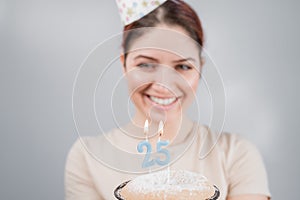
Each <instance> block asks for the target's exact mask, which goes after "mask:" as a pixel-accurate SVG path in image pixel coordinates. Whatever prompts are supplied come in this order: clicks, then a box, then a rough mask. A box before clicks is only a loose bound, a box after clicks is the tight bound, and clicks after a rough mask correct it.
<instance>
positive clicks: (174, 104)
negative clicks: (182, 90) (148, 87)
mask: <svg viewBox="0 0 300 200" xmlns="http://www.w3.org/2000/svg"><path fill="white" fill-rule="evenodd" d="M144 97H145V99H146V101H147V102H149V103H150V104H151V105H152V106H154V107H156V108H159V109H161V110H165V111H167V110H171V109H172V108H173V107H174V106H176V104H177V103H178V100H179V97H176V100H175V101H174V102H172V103H171V104H169V105H161V104H158V103H156V102H154V101H152V100H151V99H150V95H149V94H144ZM155 97H157V98H161V99H168V98H173V97H174V96H173V97H158V96H155Z"/></svg>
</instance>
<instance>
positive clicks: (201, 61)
mask: <svg viewBox="0 0 300 200" xmlns="http://www.w3.org/2000/svg"><path fill="white" fill-rule="evenodd" d="M204 64H205V58H204V57H202V56H201V59H200V70H199V72H200V76H199V79H200V78H201V76H202V69H203V65H204Z"/></svg>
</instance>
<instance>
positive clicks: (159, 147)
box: [155, 140, 170, 166]
mask: <svg viewBox="0 0 300 200" xmlns="http://www.w3.org/2000/svg"><path fill="white" fill-rule="evenodd" d="M168 145H169V141H168V140H164V141H163V140H158V141H157V143H156V151H157V153H160V154H164V156H165V159H164V160H160V159H159V158H157V159H156V160H155V161H156V163H157V164H158V165H161V166H163V165H168V164H169V162H170V152H169V151H168V150H167V149H162V147H163V146H168Z"/></svg>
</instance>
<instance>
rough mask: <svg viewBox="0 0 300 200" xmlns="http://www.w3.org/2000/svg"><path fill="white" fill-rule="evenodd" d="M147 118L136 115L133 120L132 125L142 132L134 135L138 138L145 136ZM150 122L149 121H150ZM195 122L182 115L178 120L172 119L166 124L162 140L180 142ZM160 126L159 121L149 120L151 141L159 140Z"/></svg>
mask: <svg viewBox="0 0 300 200" xmlns="http://www.w3.org/2000/svg"><path fill="white" fill-rule="evenodd" d="M145 120H146V117H145V116H144V117H143V116H140V115H138V114H136V115H135V116H134V118H133V119H132V122H131V124H132V125H133V126H135V127H137V128H138V129H139V130H140V131H137V132H139V133H134V134H135V135H136V136H139V137H141V136H143V135H142V133H143V127H144V123H145ZM148 120H149V119H148ZM192 125H193V122H192V121H191V120H190V119H189V118H188V117H187V116H186V115H181V116H179V117H177V118H174V117H173V118H172V119H169V120H166V121H165V122H164V131H163V135H162V136H161V139H162V140H169V141H174V140H175V138H176V140H180V138H182V137H184V136H185V135H186V134H187V133H188V132H189V131H190V130H191V128H192ZM158 126H159V121H154V120H152V121H150V120H149V133H148V136H149V139H153V140H157V139H158V137H159V134H158Z"/></svg>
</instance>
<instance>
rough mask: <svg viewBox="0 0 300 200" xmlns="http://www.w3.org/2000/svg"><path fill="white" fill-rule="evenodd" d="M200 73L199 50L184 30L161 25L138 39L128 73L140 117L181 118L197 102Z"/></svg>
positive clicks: (165, 119) (130, 90) (131, 94)
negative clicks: (196, 95)
mask: <svg viewBox="0 0 300 200" xmlns="http://www.w3.org/2000/svg"><path fill="white" fill-rule="evenodd" d="M162 28H163V29H162ZM200 71H201V63H200V58H199V48H198V46H197V45H196V43H195V42H194V41H193V40H192V39H191V38H190V37H187V33H186V32H185V31H184V29H182V28H181V27H167V26H160V27H159V29H157V28H155V29H153V30H152V29H151V30H149V31H147V33H145V34H144V35H142V36H141V37H139V38H137V39H136V40H134V41H133V43H132V46H131V48H130V52H129V53H128V55H127V58H126V63H125V67H124V72H125V75H126V78H127V81H128V88H129V94H130V98H131V100H132V101H133V103H134V105H135V107H136V114H137V116H139V117H142V118H148V119H149V118H150V120H154V121H156V122H158V121H159V120H163V121H172V120H176V119H178V118H180V117H181V116H182V113H183V112H184V111H185V110H186V108H187V107H188V106H189V105H190V104H191V102H192V101H193V99H194V95H195V92H196V90H197V86H198V82H199V78H200Z"/></svg>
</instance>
